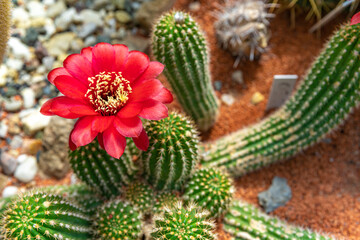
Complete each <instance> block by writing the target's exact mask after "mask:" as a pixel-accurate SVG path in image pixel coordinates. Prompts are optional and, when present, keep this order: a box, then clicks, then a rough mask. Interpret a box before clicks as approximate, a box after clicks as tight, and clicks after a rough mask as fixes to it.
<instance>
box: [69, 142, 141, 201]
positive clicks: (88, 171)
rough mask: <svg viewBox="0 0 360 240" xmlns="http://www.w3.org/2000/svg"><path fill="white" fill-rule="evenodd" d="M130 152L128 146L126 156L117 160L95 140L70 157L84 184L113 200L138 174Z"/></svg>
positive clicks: (73, 152) (72, 153)
mask: <svg viewBox="0 0 360 240" xmlns="http://www.w3.org/2000/svg"><path fill="white" fill-rule="evenodd" d="M128 142H129V141H128ZM130 151H131V150H129V146H127V147H126V148H125V152H124V154H123V155H122V156H121V157H120V158H119V159H115V158H113V157H111V156H110V155H108V154H107V153H106V151H105V150H104V149H102V148H101V147H100V145H99V144H98V143H97V141H96V140H94V141H93V142H92V143H90V144H88V145H86V146H83V147H79V148H78V149H76V150H75V151H72V152H71V153H70V154H69V157H70V163H71V166H72V168H73V170H74V172H75V173H76V175H77V176H78V177H79V178H80V179H81V180H82V181H83V182H85V183H87V184H88V185H89V186H91V187H92V188H94V189H95V190H96V191H98V192H100V193H101V194H102V195H103V196H105V197H107V198H111V197H112V196H119V195H120V194H121V190H122V187H123V186H124V185H125V186H126V185H128V184H130V183H131V182H132V180H133V179H134V175H135V174H136V173H137V169H136V168H135V166H134V163H133V159H132V155H131V153H130Z"/></svg>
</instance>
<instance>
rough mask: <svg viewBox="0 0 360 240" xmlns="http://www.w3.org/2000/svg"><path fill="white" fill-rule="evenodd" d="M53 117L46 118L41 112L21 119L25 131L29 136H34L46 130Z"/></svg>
mask: <svg viewBox="0 0 360 240" xmlns="http://www.w3.org/2000/svg"><path fill="white" fill-rule="evenodd" d="M50 119H51V117H49V116H44V115H42V114H41V113H40V111H36V112H33V113H30V114H29V115H27V116H26V117H24V118H22V119H21V122H22V124H23V127H24V131H25V133H26V134H28V135H34V134H35V133H36V132H37V131H40V130H42V129H44V128H45V127H46V126H48V125H49V123H50Z"/></svg>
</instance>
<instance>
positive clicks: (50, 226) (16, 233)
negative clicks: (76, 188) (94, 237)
mask: <svg viewBox="0 0 360 240" xmlns="http://www.w3.org/2000/svg"><path fill="white" fill-rule="evenodd" d="M90 226H91V218H90V216H89V215H88V211H87V210H86V209H83V208H81V207H79V206H77V205H75V204H73V203H70V202H68V201H66V199H65V198H63V197H61V196H59V195H54V194H47V193H43V192H30V193H26V194H25V195H24V196H22V197H19V198H18V199H16V200H15V201H14V202H12V203H11V204H10V205H9V207H8V209H7V210H6V211H5V212H4V214H3V218H2V221H1V224H0V227H1V229H2V232H3V233H2V234H3V236H5V239H72V240H76V239H79V240H80V239H89V238H90V237H91V228H90Z"/></svg>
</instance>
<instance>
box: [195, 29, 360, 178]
mask: <svg viewBox="0 0 360 240" xmlns="http://www.w3.org/2000/svg"><path fill="white" fill-rule="evenodd" d="M359 31H360V24H356V25H344V26H342V27H341V28H340V29H339V31H337V32H336V33H335V35H334V36H333V37H332V38H331V40H330V41H329V43H328V44H327V47H326V48H325V50H324V51H323V52H322V53H321V55H320V56H319V57H318V59H317V60H316V61H315V63H314V65H313V67H312V68H311V70H310V71H309V73H308V75H307V76H306V77H305V80H304V81H303V83H302V84H301V85H300V87H299V89H298V90H297V92H296V93H295V94H294V96H293V97H292V98H291V99H289V100H288V101H287V102H286V104H285V106H284V107H282V108H281V109H279V110H278V111H277V112H275V113H274V114H273V115H272V116H270V117H269V118H267V119H265V120H263V121H262V122H260V123H259V124H257V125H255V126H252V127H250V128H245V129H244V130H240V131H238V132H235V133H233V134H231V135H229V136H226V137H224V138H222V139H220V140H218V141H216V142H214V143H209V144H207V145H206V146H205V150H204V151H203V153H202V156H203V159H202V164H203V165H205V166H225V167H226V168H227V169H229V170H230V171H231V172H232V173H233V175H235V176H240V175H243V174H245V173H247V172H249V171H252V170H255V169H258V168H260V167H262V166H264V165H268V164H270V163H273V162H275V161H278V160H282V159H284V158H288V157H290V156H293V155H295V154H296V153H298V152H299V151H301V150H302V149H305V148H307V147H308V146H310V145H312V144H314V143H316V142H317V141H319V140H320V139H321V138H323V137H324V136H325V135H326V134H328V133H329V132H330V131H332V130H333V129H334V128H336V127H337V126H338V125H339V124H341V123H342V122H343V121H344V119H345V118H346V117H347V115H348V113H349V112H351V111H352V109H353V108H354V107H356V106H357V105H358V103H359V100H360V76H359V69H360V61H358V58H359V53H360V40H359V38H358V33H359Z"/></svg>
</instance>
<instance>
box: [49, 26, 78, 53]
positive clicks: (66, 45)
mask: <svg viewBox="0 0 360 240" xmlns="http://www.w3.org/2000/svg"><path fill="white" fill-rule="evenodd" d="M75 37H76V34H75V33H72V32H64V33H59V34H56V35H54V37H52V38H51V39H50V40H49V41H48V42H46V43H44V46H45V48H46V49H47V51H48V53H49V54H50V55H51V56H53V57H57V56H59V55H62V54H66V53H67V51H68V50H69V49H70V46H71V42H72V41H73V40H74V39H75Z"/></svg>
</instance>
